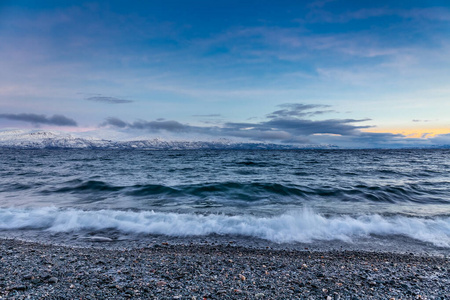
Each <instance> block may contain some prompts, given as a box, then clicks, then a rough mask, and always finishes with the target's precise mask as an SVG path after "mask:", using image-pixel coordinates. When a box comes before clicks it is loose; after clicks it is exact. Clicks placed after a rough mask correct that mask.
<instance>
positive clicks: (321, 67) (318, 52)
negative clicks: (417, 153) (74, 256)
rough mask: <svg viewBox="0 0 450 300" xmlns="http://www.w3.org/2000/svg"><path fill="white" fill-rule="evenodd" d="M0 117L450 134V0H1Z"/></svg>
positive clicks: (136, 125) (270, 137)
mask: <svg viewBox="0 0 450 300" xmlns="http://www.w3.org/2000/svg"><path fill="white" fill-rule="evenodd" d="M0 41H1V42H0V66H1V67H0V128H3V129H7V128H26V129H33V128H40V129H44V130H46V129H51V130H63V131H67V132H74V133H76V134H82V135H90V136H96V137H105V138H117V139H134V138H153V137H160V138H164V139H196V140H211V139H218V138H228V139H231V140H239V141H263V142H270V143H294V144H328V143H332V144H335V145H339V146H342V147H399V146H421V145H422V146H428V145H431V144H450V119H449V117H448V116H449V115H450V72H449V70H450V3H449V2H448V1H340V0H335V1H333V0H329V1H327V0H323V1H261V0H260V1H167V0H166V1H89V2H82V1H20V0H15V1H5V0H0Z"/></svg>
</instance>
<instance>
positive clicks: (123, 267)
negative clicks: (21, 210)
mask: <svg viewBox="0 0 450 300" xmlns="http://www.w3.org/2000/svg"><path fill="white" fill-rule="evenodd" d="M0 257H1V260H2V263H1V264H0V274H2V275H1V277H2V280H1V281H0V296H3V297H15V298H22V297H23V298H26V297H27V296H30V297H31V298H44V297H45V298H46V299H56V298H58V297H63V298H80V297H82V298H94V299H105V298H111V297H112V298H115V299H126V298H132V299H147V298H155V299H203V298H206V299H286V298H290V299H295V298H304V297H310V296H311V297H314V298H327V297H331V299H346V298H348V297H350V296H352V297H353V296H356V297H358V298H362V299H366V298H372V297H373V298H376V299H380V298H383V299H386V298H392V297H393V298H395V299H398V298H414V299H426V298H429V297H435V298H438V299H445V297H446V296H448V295H449V294H450V276H449V274H450V267H449V266H450V261H449V258H448V257H446V258H445V257H438V256H426V255H421V256H417V255H412V254H398V253H397V254H395V253H389V252H382V253H381V252H364V251H308V250H306V251H297V250H273V249H252V248H243V247H239V246H230V245H227V246H225V245H211V244H210V245H199V244H190V245H189V244H188V245H173V244H167V243H159V244H154V245H151V246H149V247H145V248H136V249H131V250H108V249H101V248H77V247H67V246H55V245H44V244H39V243H33V242H23V241H18V240H12V239H4V240H2V241H1V243H0ZM439 297H441V298H439Z"/></svg>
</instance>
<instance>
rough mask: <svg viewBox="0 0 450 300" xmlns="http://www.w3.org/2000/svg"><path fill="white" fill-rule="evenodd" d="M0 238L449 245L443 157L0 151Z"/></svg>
mask: <svg viewBox="0 0 450 300" xmlns="http://www.w3.org/2000/svg"><path fill="white" fill-rule="evenodd" d="M0 230H1V231H2V232H8V233H11V232H20V231H24V230H33V231H34V232H39V231H41V232H53V233H58V232H72V233H76V232H81V231H93V232H94V231H103V232H105V231H108V230H111V231H115V232H123V233H127V234H150V235H165V236H181V237H189V236H197V237H198V236H204V237H207V236H209V235H211V234H213V235H227V236H244V237H247V238H250V239H251V238H259V239H264V240H268V241H273V242H277V243H295V242H303V243H304V242H314V241H334V240H339V241H344V242H353V241H355V240H358V239H361V238H364V239H366V240H367V239H370V238H371V237H375V236H383V237H386V238H390V239H394V238H396V237H398V236H402V237H407V238H408V239H412V240H415V241H420V242H423V243H428V244H430V245H434V246H436V247H443V248H450V151H449V150H332V151H328V150H311V151H309V150H302V151H118V150H117V151H104V150H103V151H96V150H95V151H94V150H6V149H2V150H0Z"/></svg>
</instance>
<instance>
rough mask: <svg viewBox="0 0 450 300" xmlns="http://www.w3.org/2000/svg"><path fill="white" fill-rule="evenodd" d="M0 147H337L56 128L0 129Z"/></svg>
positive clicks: (158, 148)
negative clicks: (107, 136) (120, 136)
mask: <svg viewBox="0 0 450 300" xmlns="http://www.w3.org/2000/svg"><path fill="white" fill-rule="evenodd" d="M0 148H18V149H44V148H46V149H48V148H55V149H56V148H63V149H145V150H188V149H192V150H194V149H280V150H281V149H301V148H308V149H310V148H336V147H335V146H328V145H326V146H323V145H308V146H300V147H299V146H292V145H280V144H266V143H256V142H255V143H242V142H239V143H237V142H232V141H229V140H227V139H219V140H216V141H164V140H162V139H157V138H155V139H150V140H148V139H147V140H133V141H112V140H103V139H97V138H80V137H76V136H74V135H71V134H66V133H60V132H53V131H42V130H40V131H24V130H3V131H0Z"/></svg>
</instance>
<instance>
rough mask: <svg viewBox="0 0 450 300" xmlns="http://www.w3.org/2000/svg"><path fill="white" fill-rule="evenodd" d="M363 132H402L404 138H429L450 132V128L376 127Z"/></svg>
mask: <svg viewBox="0 0 450 300" xmlns="http://www.w3.org/2000/svg"><path fill="white" fill-rule="evenodd" d="M363 131H364V132H374V133H392V134H403V135H404V136H405V137H406V138H430V137H434V136H436V135H439V134H448V133H450V128H413V129H406V128H397V129H392V128H385V129H381V128H377V129H365V130H363Z"/></svg>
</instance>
